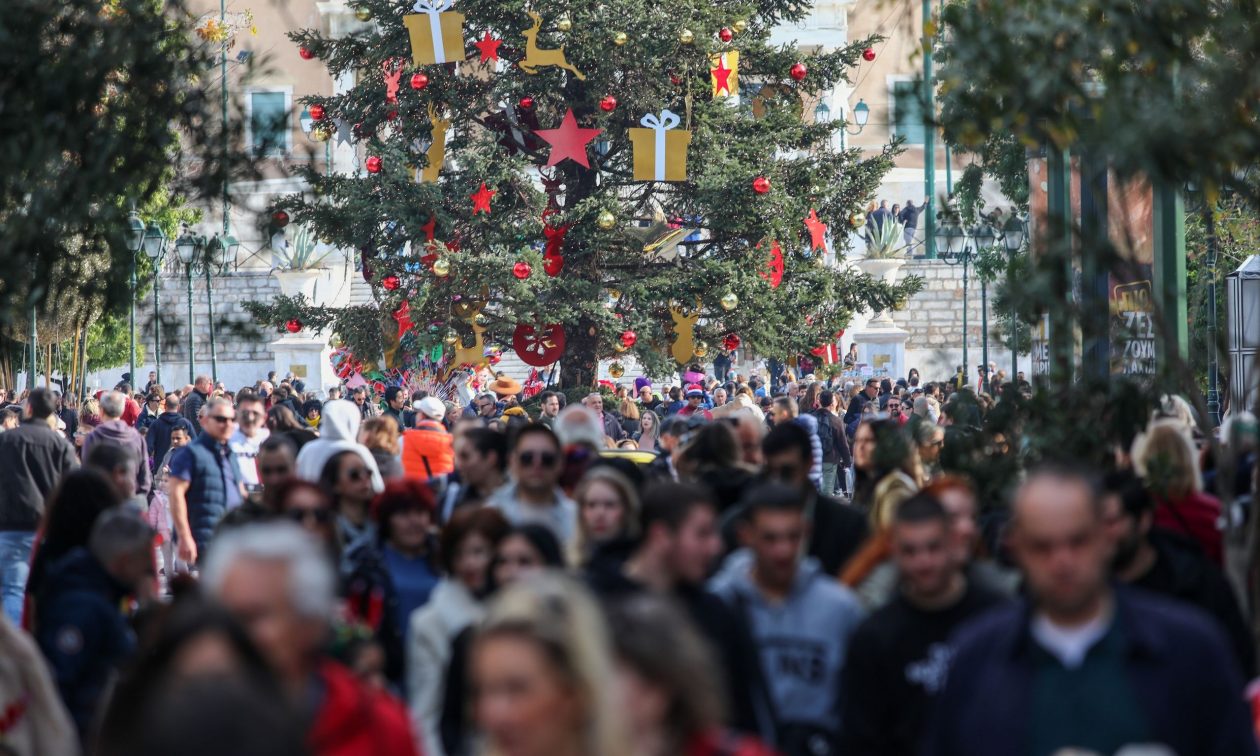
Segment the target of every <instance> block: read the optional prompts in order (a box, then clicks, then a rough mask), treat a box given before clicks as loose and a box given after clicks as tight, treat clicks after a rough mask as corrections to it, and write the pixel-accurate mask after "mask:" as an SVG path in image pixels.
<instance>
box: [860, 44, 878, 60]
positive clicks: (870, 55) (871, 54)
mask: <svg viewBox="0 0 1260 756" xmlns="http://www.w3.org/2000/svg"><path fill="white" fill-rule="evenodd" d="M862 60H865V61H866V62H867V63H870V62H871V61H872V60H875V48H873V47H868V48H866V49H865V50H863V51H862Z"/></svg>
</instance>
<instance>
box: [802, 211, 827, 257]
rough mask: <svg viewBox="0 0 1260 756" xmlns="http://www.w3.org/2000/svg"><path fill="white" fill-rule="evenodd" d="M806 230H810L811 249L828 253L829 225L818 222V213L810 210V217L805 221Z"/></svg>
mask: <svg viewBox="0 0 1260 756" xmlns="http://www.w3.org/2000/svg"><path fill="white" fill-rule="evenodd" d="M805 228H808V229H809V249H810V251H811V252H813V251H815V250H822V251H823V252H826V251H827V224H826V223H823V222H822V221H820V220H818V211H817V210H815V209H814V208H812V207H811V208H810V209H809V217H808V218H806V219H805Z"/></svg>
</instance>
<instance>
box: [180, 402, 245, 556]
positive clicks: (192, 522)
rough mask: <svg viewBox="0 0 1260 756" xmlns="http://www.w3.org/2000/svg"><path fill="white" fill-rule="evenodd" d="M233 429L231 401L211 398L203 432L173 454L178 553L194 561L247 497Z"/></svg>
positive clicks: (234, 428) (233, 419) (234, 416)
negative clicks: (232, 441)
mask: <svg viewBox="0 0 1260 756" xmlns="http://www.w3.org/2000/svg"><path fill="white" fill-rule="evenodd" d="M234 430H236V410H235V409H233V408H232V403H231V402H229V401H228V400H226V399H223V398H221V397H215V398H212V399H210V400H209V401H207V402H206V405H205V410H204V414H203V416H202V418H201V435H200V436H197V438H196V439H194V440H193V441H192V442H191V443H189V444H188V445H187V446H185V447H184V448H182V449H180V450H179V451H177V452H176V453H175V454H172V455H171V472H170V476H169V479H168V482H167V493H168V495H169V498H170V506H171V523H172V528H171V529H172V530H173V531H174V533H175V536H176V538H177V539H178V541H179V551H178V556H179V558H180V560H181V561H183V562H184V563H185V564H187V565H188V566H189V567H192V566H193V565H196V564H197V560H198V558H199V555H200V553H201V551H204V550H205V547H206V544H207V543H209V542H210V538H211V537H212V536H213V535H214V529H215V527H216V526H217V525H218V524H219V520H221V519H222V518H223V515H224V514H226V513H227V511H228V510H230V509H234V508H236V507H239V506H240V505H241V503H242V502H243V501H244V500H245V492H244V489H243V487H242V485H241V481H242V477H241V468H240V465H238V464H237V461H236V455H235V454H233V453H232V449H231V448H230V447H229V446H228V439H230V438H231V437H232V432H233V431H234Z"/></svg>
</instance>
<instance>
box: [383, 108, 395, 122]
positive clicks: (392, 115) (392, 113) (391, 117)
mask: <svg viewBox="0 0 1260 756" xmlns="http://www.w3.org/2000/svg"><path fill="white" fill-rule="evenodd" d="M397 117H398V111H397V110H391V111H389V113H388V114H386V116H385V120H387V121H392V120H394V119H395V118H397Z"/></svg>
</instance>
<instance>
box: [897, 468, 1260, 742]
mask: <svg viewBox="0 0 1260 756" xmlns="http://www.w3.org/2000/svg"><path fill="white" fill-rule="evenodd" d="M1008 543H1009V545H1010V548H1011V551H1012V553H1013V555H1014V557H1015V560H1016V562H1017V563H1019V565H1020V566H1021V567H1022V569H1023V571H1024V576H1025V587H1026V589H1027V598H1025V599H1023V600H1021V601H1019V602H1017V603H1016V604H1015V605H1014V606H1012V607H1010V608H1008V609H1003V610H995V611H993V612H990V613H988V614H987V615H986V616H985V617H983V618H981V619H978V620H976V621H975V622H974V623H971V624H969V625H968V626H967V627H965V628H964V629H962V630H961V631H960V632H959V634H958V635H957V636H956V639H955V643H954V656H953V661H952V663H951V666H950V670H949V674H948V678H947V680H946V682H945V685H944V687H943V689H942V690H941V693H940V695H939V696H938V698H937V700H936V702H935V706H934V707H933V711H932V714H931V717H930V722H931V723H930V724H929V726H928V729H927V734H926V737H925V739H924V743H923V750H922V751H921V752H920V753H922V754H924V756H955V755H956V756H962V755H963V754H965V755H966V756H1009V754H1013V753H1028V754H1054V753H1062V752H1065V751H1094V752H1098V753H1116V752H1117V751H1119V750H1120V749H1122V748H1124V747H1125V746H1126V745H1138V744H1140V745H1142V746H1143V747H1145V748H1146V749H1151V748H1153V747H1157V746H1162V747H1163V748H1164V749H1166V750H1167V751H1168V752H1171V753H1181V754H1196V756H1227V755H1228V756H1256V754H1258V753H1260V750H1258V749H1257V747H1256V735H1255V731H1254V730H1253V728H1252V724H1251V718H1250V716H1249V713H1248V711H1247V708H1246V706H1245V705H1244V703H1243V679H1242V676H1241V675H1239V673H1238V668H1237V665H1236V663H1235V661H1234V659H1233V658H1232V655H1231V654H1230V650H1229V646H1228V644H1227V642H1226V641H1225V637H1224V635H1223V633H1221V631H1220V629H1219V628H1217V627H1216V626H1214V625H1213V624H1212V622H1211V620H1210V619H1209V618H1208V617H1207V616H1206V615H1204V614H1202V613H1201V612H1199V611H1198V610H1196V609H1193V608H1190V607H1187V606H1184V605H1180V604H1177V603H1175V602H1172V601H1170V600H1168V599H1165V598H1162V597H1158V596H1155V595H1153V594H1149V593H1143V592H1139V591H1134V590H1130V589H1127V588H1123V587H1118V586H1115V585H1114V584H1113V583H1112V582H1111V580H1110V574H1109V566H1110V565H1109V562H1110V559H1111V554H1112V547H1111V543H1110V541H1109V539H1108V538H1107V536H1106V533H1105V531H1104V523H1103V518H1102V510H1101V504H1100V502H1099V494H1098V491H1097V490H1096V489H1095V488H1094V485H1093V482H1092V480H1091V479H1090V478H1089V477H1088V475H1086V474H1084V473H1082V472H1080V471H1077V470H1074V469H1071V468H1061V467H1043V468H1041V469H1038V470H1034V471H1032V473H1030V475H1029V476H1028V478H1027V479H1026V480H1025V482H1024V483H1023V485H1022V486H1021V487H1020V488H1019V490H1018V491H1017V493H1016V495H1015V499H1014V505H1013V519H1012V521H1011V526H1010V531H1009V533H1008Z"/></svg>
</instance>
